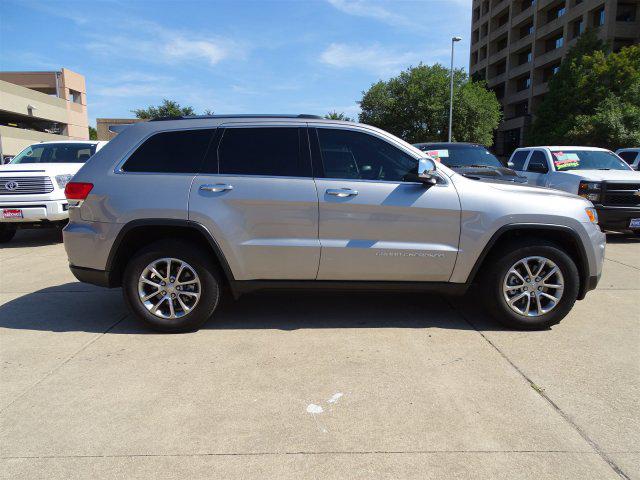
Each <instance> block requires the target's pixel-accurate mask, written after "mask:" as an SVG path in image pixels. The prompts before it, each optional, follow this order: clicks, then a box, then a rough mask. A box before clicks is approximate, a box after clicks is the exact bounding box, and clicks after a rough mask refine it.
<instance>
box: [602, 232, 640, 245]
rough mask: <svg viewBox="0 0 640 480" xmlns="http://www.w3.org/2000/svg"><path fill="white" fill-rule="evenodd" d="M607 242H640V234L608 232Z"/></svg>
mask: <svg viewBox="0 0 640 480" xmlns="http://www.w3.org/2000/svg"><path fill="white" fill-rule="evenodd" d="M607 243H640V235H634V234H633V233H621V232H607Z"/></svg>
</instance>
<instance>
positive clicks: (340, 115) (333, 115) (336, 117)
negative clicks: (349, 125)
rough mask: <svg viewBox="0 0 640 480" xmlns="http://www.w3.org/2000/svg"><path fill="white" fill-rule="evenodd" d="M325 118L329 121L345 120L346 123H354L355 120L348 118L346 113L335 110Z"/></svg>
mask: <svg viewBox="0 0 640 480" xmlns="http://www.w3.org/2000/svg"><path fill="white" fill-rule="evenodd" d="M324 118H327V119H329V120H343V121H345V122H353V118H351V117H348V116H347V115H346V114H345V113H344V112H340V113H338V112H336V111H335V110H334V111H332V112H329V113H327V114H326V115H325V116H324Z"/></svg>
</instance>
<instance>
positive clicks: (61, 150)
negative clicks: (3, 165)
mask: <svg viewBox="0 0 640 480" xmlns="http://www.w3.org/2000/svg"><path fill="white" fill-rule="evenodd" d="M94 153H96V144H95V143H93V144H90V143H44V144H36V145H31V146H30V147H27V148H25V149H24V150H23V151H21V152H20V153H19V154H18V155H16V156H15V157H13V160H11V164H12V165H13V164H16V163H84V162H86V161H87V160H89V157H91V155H93V154H94Z"/></svg>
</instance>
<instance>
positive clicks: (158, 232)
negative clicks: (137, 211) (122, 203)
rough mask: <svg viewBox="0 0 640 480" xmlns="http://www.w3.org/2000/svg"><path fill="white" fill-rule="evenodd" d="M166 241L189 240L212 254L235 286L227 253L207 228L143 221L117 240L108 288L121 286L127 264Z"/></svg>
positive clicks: (134, 223) (172, 221) (128, 227)
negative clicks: (152, 244)
mask: <svg viewBox="0 0 640 480" xmlns="http://www.w3.org/2000/svg"><path fill="white" fill-rule="evenodd" d="M165 238H178V239H183V240H189V241H192V242H194V243H196V244H198V245H200V246H201V247H203V248H204V249H205V250H206V251H208V252H210V253H211V256H212V258H213V259H214V261H215V262H216V263H217V264H218V265H219V266H220V269H221V271H222V274H223V278H224V280H225V282H226V284H227V285H232V284H233V282H234V277H233V272H232V271H231V268H230V267H229V264H228V262H227V260H226V258H225V256H224V253H223V252H222V250H221V248H220V246H219V245H218V243H217V242H216V241H215V239H214V238H213V235H211V232H209V230H207V228H206V227H204V225H201V224H200V223H197V222H193V221H190V220H180V219H144V220H133V221H131V222H129V223H127V224H125V226H124V227H123V228H122V229H121V230H120V232H119V233H118V235H117V236H116V239H115V241H114V242H113V246H112V248H111V252H110V253H109V257H108V258H107V266H106V270H107V272H109V273H108V276H109V286H110V287H118V286H120V285H121V284H122V274H123V272H124V269H125V267H126V264H127V262H128V260H129V259H130V258H131V257H132V256H133V255H134V254H135V253H136V252H137V251H139V250H140V249H141V248H143V247H145V246H146V245H149V244H150V243H152V242H155V241H157V240H162V239H165Z"/></svg>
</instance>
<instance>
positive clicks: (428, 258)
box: [309, 124, 460, 282]
mask: <svg viewBox="0 0 640 480" xmlns="http://www.w3.org/2000/svg"><path fill="white" fill-rule="evenodd" d="M309 136H310V140H311V145H312V152H313V154H314V166H317V167H318V168H316V169H317V170H320V171H319V172H318V175H317V177H316V184H317V188H318V195H319V201H320V219H319V235H320V243H321V246H322V254H321V260H320V270H319V272H318V280H372V281H376V280H377V281H436V282H439V281H448V280H449V278H450V276H451V272H452V270H453V266H454V263H455V260H456V255H457V251H458V239H459V236H460V201H459V198H458V194H457V192H456V190H455V187H454V186H453V184H451V182H449V180H448V179H447V178H445V177H446V176H444V175H443V176H442V178H441V179H440V182H439V183H438V184H437V185H434V186H430V187H426V186H425V185H423V184H422V183H420V182H418V181H416V177H415V173H416V172H417V158H416V156H415V154H414V153H413V152H412V151H409V150H405V149H404V148H403V147H402V146H401V144H399V143H394V140H393V139H392V138H391V137H385V136H384V135H382V134H378V133H376V132H374V131H372V130H368V129H364V128H359V127H337V126H335V125H330V126H328V125H322V124H318V125H317V126H316V128H314V129H310V131H309ZM316 160H319V161H316Z"/></svg>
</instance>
